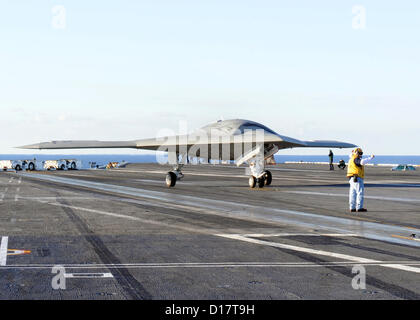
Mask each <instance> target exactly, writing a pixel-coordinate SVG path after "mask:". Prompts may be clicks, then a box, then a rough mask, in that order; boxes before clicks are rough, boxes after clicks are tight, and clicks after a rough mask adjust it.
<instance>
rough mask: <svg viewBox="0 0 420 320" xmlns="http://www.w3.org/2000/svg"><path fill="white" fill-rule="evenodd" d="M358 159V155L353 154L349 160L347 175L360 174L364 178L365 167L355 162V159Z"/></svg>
mask: <svg viewBox="0 0 420 320" xmlns="http://www.w3.org/2000/svg"><path fill="white" fill-rule="evenodd" d="M355 159H356V156H352V157H351V159H350V161H349V168H348V170H347V177H353V176H358V177H359V178H362V179H364V178H365V167H364V166H361V167H358V166H356V164H355V163H354V160H355Z"/></svg>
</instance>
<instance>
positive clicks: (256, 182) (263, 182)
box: [248, 170, 273, 189]
mask: <svg viewBox="0 0 420 320" xmlns="http://www.w3.org/2000/svg"><path fill="white" fill-rule="evenodd" d="M272 181H273V175H272V174H271V172H270V171H268V170H266V171H264V172H263V174H262V175H261V176H260V177H259V178H256V177H255V176H250V177H249V181H248V183H249V187H250V188H252V189H254V188H255V187H258V188H260V189H261V188H264V186H269V185H271V182H272Z"/></svg>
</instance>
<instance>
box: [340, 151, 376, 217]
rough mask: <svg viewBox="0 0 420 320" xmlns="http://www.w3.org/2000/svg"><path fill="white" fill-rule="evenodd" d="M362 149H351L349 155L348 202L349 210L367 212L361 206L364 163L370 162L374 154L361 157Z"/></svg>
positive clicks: (363, 186)
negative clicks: (364, 157)
mask: <svg viewBox="0 0 420 320" xmlns="http://www.w3.org/2000/svg"><path fill="white" fill-rule="evenodd" d="M362 156H363V151H362V149H361V148H357V149H355V150H353V152H352V155H351V157H350V161H349V166H348V170H347V177H348V178H349V183H350V193H349V204H350V212H356V211H357V212H367V210H366V209H365V208H363V201H364V195H365V185H364V179H365V167H364V166H365V164H367V163H368V162H370V161H371V160H372V159H373V158H375V156H374V155H372V156H371V157H369V158H366V159H362Z"/></svg>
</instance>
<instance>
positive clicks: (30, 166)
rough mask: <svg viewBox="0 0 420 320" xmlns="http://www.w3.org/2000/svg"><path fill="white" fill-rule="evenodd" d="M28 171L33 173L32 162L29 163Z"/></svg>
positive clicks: (33, 166)
mask: <svg viewBox="0 0 420 320" xmlns="http://www.w3.org/2000/svg"><path fill="white" fill-rule="evenodd" d="M28 170H29V171H35V164H34V163H33V162H29V165H28Z"/></svg>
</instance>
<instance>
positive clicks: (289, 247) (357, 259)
mask: <svg viewBox="0 0 420 320" xmlns="http://www.w3.org/2000/svg"><path fill="white" fill-rule="evenodd" d="M217 236H219V237H223V238H228V239H233V240H239V241H245V242H249V243H254V244H260V245H265V246H269V247H276V248H282V249H287V250H293V251H298V252H304V253H309V254H314V255H321V256H326V257H332V258H337V259H343V260H348V261H354V262H357V263H378V264H379V265H380V266H382V267H386V268H392V269H398V270H404V271H410V272H415V273H420V268H415V267H410V266H407V265H402V264H380V261H378V260H372V259H366V258H361V257H356V256H351V255H348V254H342V253H335V252H329V251H324V250H315V249H310V248H304V247H298V246H292V245H288V244H281V243H277V242H270V241H262V240H257V239H251V238H246V237H243V236H240V235H231V234H218V235H217Z"/></svg>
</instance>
